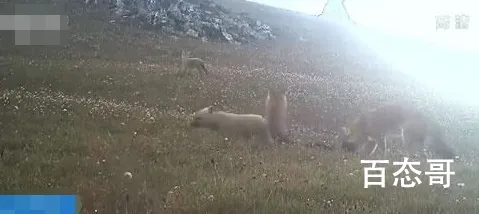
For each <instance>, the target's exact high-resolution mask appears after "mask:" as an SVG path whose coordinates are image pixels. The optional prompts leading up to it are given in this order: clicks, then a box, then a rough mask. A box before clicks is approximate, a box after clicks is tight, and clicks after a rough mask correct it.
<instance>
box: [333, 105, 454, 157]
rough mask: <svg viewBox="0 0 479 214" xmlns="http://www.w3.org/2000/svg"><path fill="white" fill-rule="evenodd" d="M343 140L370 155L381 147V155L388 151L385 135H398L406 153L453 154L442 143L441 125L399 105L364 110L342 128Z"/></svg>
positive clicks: (445, 155) (346, 145)
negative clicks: (427, 143)
mask: <svg viewBox="0 0 479 214" xmlns="http://www.w3.org/2000/svg"><path fill="white" fill-rule="evenodd" d="M342 132H343V134H344V136H343V137H344V138H345V140H344V141H343V145H342V147H343V148H345V149H347V150H350V151H355V152H360V153H363V154H364V153H366V154H368V155H372V154H373V153H374V152H375V151H376V149H377V148H378V146H379V147H381V148H382V149H383V152H384V155H386V153H387V150H388V148H387V147H388V146H387V145H388V142H389V140H388V138H390V137H394V135H396V136H397V137H400V138H401V142H402V144H403V147H405V148H406V149H407V152H408V153H409V155H412V154H416V152H418V151H421V154H420V155H421V156H423V157H424V156H427V154H426V153H425V148H426V142H430V145H429V146H428V150H430V151H431V152H432V153H434V154H435V155H437V156H440V158H451V159H453V158H454V157H455V154H454V152H453V151H452V149H451V148H450V147H449V146H448V145H447V144H446V143H445V138H444V134H443V130H442V128H441V127H440V126H439V124H438V123H436V122H433V121H432V120H431V119H430V118H428V117H426V116H425V115H424V114H422V113H420V112H418V111H416V110H413V109H411V108H407V107H404V106H402V105H399V104H387V105H382V106H380V107H378V108H376V109H370V110H366V111H363V112H362V113H361V114H359V116H357V117H356V119H355V120H354V121H353V122H352V123H350V124H348V125H347V126H345V127H342Z"/></svg>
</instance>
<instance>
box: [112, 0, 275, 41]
mask: <svg viewBox="0 0 479 214" xmlns="http://www.w3.org/2000/svg"><path fill="white" fill-rule="evenodd" d="M112 4H113V5H112V6H114V7H113V8H114V10H115V14H116V15H117V16H118V17H119V18H121V19H137V20H140V21H142V22H143V23H147V24H149V25H152V26H155V27H158V28H160V29H161V30H162V31H164V32H166V33H170V34H175V35H183V36H189V37H194V38H198V39H202V40H210V41H225V42H231V43H248V42H251V41H255V40H265V39H274V38H275V36H274V35H273V33H272V30H271V27H270V26H268V25H266V24H264V23H262V22H261V21H259V20H253V19H251V18H250V17H248V16H247V15H245V14H235V13H233V12H231V11H230V10H227V9H226V8H224V7H222V6H220V5H218V4H216V3H214V2H213V1H211V0H188V1H185V0H115V2H112Z"/></svg>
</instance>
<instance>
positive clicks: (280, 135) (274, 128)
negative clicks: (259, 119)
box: [265, 88, 291, 143]
mask: <svg viewBox="0 0 479 214" xmlns="http://www.w3.org/2000/svg"><path fill="white" fill-rule="evenodd" d="M287 110H288V101H287V99H286V89H285V88H280V89H276V90H272V89H270V90H268V95H267V96H266V99H265V119H266V120H267V121H268V126H269V131H270V133H271V136H272V137H273V139H274V140H279V141H282V142H285V143H290V142H291V139H290V136H289V132H288V126H287V116H288V113H287Z"/></svg>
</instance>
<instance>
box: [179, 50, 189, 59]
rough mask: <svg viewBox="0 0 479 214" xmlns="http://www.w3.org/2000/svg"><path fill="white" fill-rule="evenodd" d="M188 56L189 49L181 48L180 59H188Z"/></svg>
mask: <svg viewBox="0 0 479 214" xmlns="http://www.w3.org/2000/svg"><path fill="white" fill-rule="evenodd" d="M189 57H190V52H189V51H185V50H181V59H182V60H185V59H188V58H189Z"/></svg>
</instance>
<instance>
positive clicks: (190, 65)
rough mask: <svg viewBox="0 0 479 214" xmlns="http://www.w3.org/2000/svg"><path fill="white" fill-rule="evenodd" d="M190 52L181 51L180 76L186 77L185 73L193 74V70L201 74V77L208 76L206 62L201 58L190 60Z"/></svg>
mask: <svg viewBox="0 0 479 214" xmlns="http://www.w3.org/2000/svg"><path fill="white" fill-rule="evenodd" d="M189 56H190V52H186V51H184V50H182V51H181V64H180V70H179V74H180V75H182V76H183V75H184V74H185V73H187V72H188V73H191V72H192V71H193V70H196V71H197V72H199V73H200V75H201V76H203V73H204V74H208V70H207V69H206V66H205V62H204V61H203V60H202V59H200V58H190V57H189Z"/></svg>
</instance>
